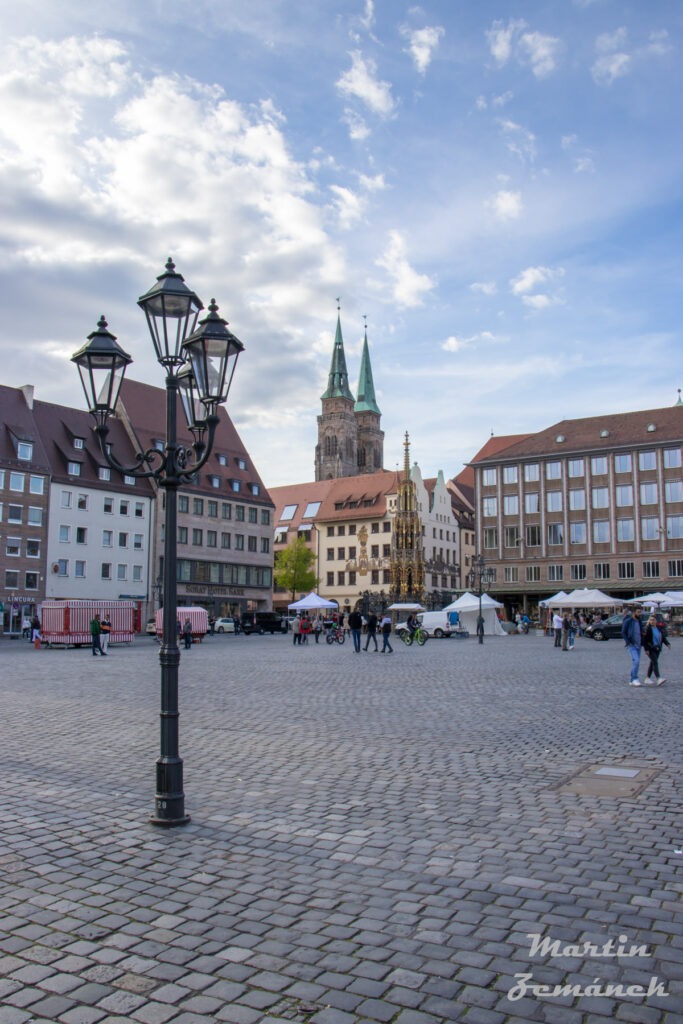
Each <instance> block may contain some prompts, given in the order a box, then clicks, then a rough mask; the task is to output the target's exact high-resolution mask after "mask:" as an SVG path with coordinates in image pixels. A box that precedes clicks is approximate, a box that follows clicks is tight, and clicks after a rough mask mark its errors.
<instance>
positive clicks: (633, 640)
mask: <svg viewBox="0 0 683 1024" xmlns="http://www.w3.org/2000/svg"><path fill="white" fill-rule="evenodd" d="M621 635H622V637H623V638H624V643H625V644H626V646H627V648H628V653H629V654H630V655H631V680H630V685H631V686H642V683H641V682H640V679H639V678H638V670H639V669H640V651H641V647H642V636H641V629H640V608H637V607H636V608H634V610H633V612H631V611H630V610H628V609H627V610H626V612H625V614H624V621H623V622H622V624H621Z"/></svg>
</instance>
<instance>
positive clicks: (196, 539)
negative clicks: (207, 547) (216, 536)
mask: <svg viewBox="0 0 683 1024" xmlns="http://www.w3.org/2000/svg"><path fill="white" fill-rule="evenodd" d="M192 543H193V544H194V546H195V547H196V548H198V547H201V546H202V544H203V543H204V531H203V530H193V531H192Z"/></svg>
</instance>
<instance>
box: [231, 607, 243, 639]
mask: <svg viewBox="0 0 683 1024" xmlns="http://www.w3.org/2000/svg"><path fill="white" fill-rule="evenodd" d="M232 621H233V622H234V623H235V636H237V635H238V633H239V631H240V626H241V625H242V620H241V619H240V616H239V612H235V614H234V615H233V617H232Z"/></svg>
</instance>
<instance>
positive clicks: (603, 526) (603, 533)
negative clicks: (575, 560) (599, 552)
mask: <svg viewBox="0 0 683 1024" xmlns="http://www.w3.org/2000/svg"><path fill="white" fill-rule="evenodd" d="M593 543H594V544H609V519H594V520H593Z"/></svg>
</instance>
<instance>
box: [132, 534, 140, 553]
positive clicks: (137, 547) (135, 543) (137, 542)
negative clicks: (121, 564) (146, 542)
mask: <svg viewBox="0 0 683 1024" xmlns="http://www.w3.org/2000/svg"><path fill="white" fill-rule="evenodd" d="M133 547H134V548H135V550H136V551H142V534H141V533H134V534H133Z"/></svg>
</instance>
